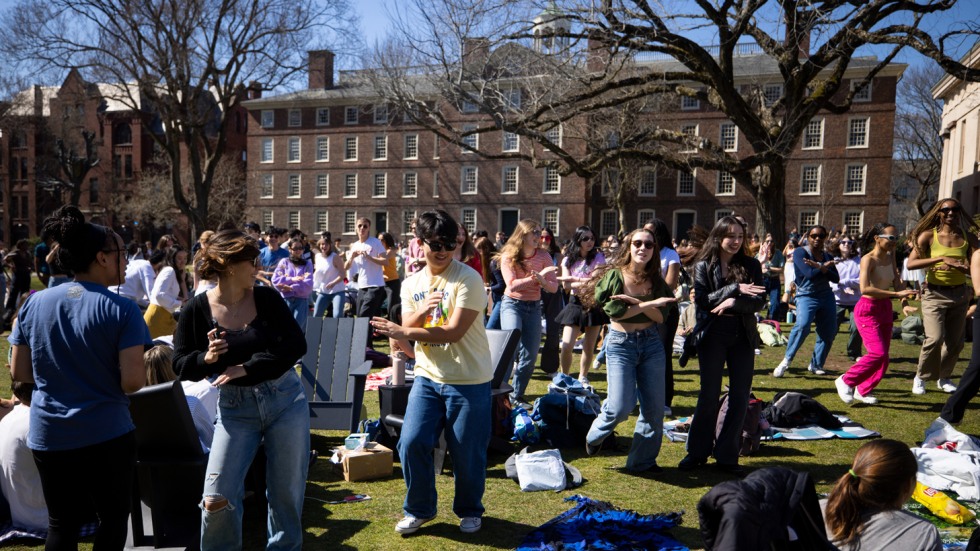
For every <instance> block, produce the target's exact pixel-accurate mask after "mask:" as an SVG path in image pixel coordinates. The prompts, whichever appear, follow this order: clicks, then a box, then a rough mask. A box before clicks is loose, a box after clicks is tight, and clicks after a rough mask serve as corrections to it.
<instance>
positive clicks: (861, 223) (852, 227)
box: [841, 210, 864, 235]
mask: <svg viewBox="0 0 980 551" xmlns="http://www.w3.org/2000/svg"><path fill="white" fill-rule="evenodd" d="M854 214H856V215H857V216H858V223H857V224H849V223H848V222H847V217H848V216H850V215H854ZM843 226H847V231H849V232H852V231H854V230H857V234H858V235H862V234H864V211H863V210H845V211H844V212H842V213H841V227H843Z"/></svg>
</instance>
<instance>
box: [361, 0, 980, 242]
mask: <svg viewBox="0 0 980 551" xmlns="http://www.w3.org/2000/svg"><path fill="white" fill-rule="evenodd" d="M955 4H956V0H922V1H919V2H909V1H904V0H868V1H865V2H853V1H848V0H829V1H822V2H811V1H800V2H786V1H778V2H777V1H775V0H726V1H722V2H708V1H706V0H696V1H695V2H691V3H684V4H678V3H665V2H654V1H651V0H588V1H585V0H581V1H575V0H567V1H564V2H547V3H546V2H543V1H533V0H525V1H512V0H410V1H406V2H402V3H400V4H399V6H404V7H403V8H402V12H401V13H399V14H398V16H397V17H396V20H398V21H399V22H401V26H400V28H399V37H398V38H396V39H394V40H392V41H391V42H390V43H389V44H387V45H386V47H382V48H380V49H379V52H378V56H377V57H376V59H375V63H376V65H377V66H378V67H380V69H379V70H378V71H377V72H376V73H375V74H374V79H375V82H376V86H377V87H378V90H379V92H380V93H381V94H382V95H383V96H384V97H386V98H388V99H389V100H390V101H392V102H395V103H396V104H398V105H400V106H401V107H402V108H403V109H406V110H408V111H409V112H411V113H413V118H414V119H415V120H416V122H419V123H421V124H424V125H426V126H428V127H429V128H431V129H433V130H434V131H436V132H437V133H439V134H440V135H441V136H443V137H444V138H447V139H452V140H455V141H463V140H461V139H462V138H465V137H466V136H468V135H469V134H472V133H481V132H490V131H499V130H500V129H503V130H506V131H509V132H515V133H517V134H519V135H521V136H523V137H526V138H527V139H529V140H530V141H532V142H533V144H534V146H533V147H528V148H524V149H522V150H521V151H520V152H512V153H509V154H504V155H503V156H509V157H513V158H521V159H525V160H527V161H530V162H532V163H535V164H536V166H541V165H547V164H549V163H550V164H554V165H556V166H559V167H560V170H561V172H562V173H563V174H568V173H576V174H578V175H580V176H583V177H593V176H595V175H597V174H598V173H599V172H600V171H601V170H602V168H603V167H605V166H608V165H610V163H613V162H615V161H616V160H617V159H620V158H632V159H636V160H639V161H641V162H643V163H646V164H660V165H662V166H664V167H667V168H671V169H676V170H689V169H692V168H705V169H709V170H716V171H722V172H727V173H729V174H731V175H732V177H733V178H734V179H735V181H736V182H737V183H738V184H740V185H742V186H744V187H746V188H747V189H749V190H751V192H752V194H753V196H754V198H755V200H756V205H757V209H758V218H759V222H760V226H761V227H760V228H759V229H760V230H761V231H766V232H770V233H772V234H773V235H774V236H775V237H776V238H777V240H779V241H782V239H783V234H784V231H785V212H786V208H785V204H786V191H785V185H786V177H787V175H786V163H787V159H788V157H789V155H790V153H791V152H792V151H793V149H794V148H795V147H797V145H798V143H799V140H800V138H801V136H802V135H803V133H804V131H805V130H806V127H807V124H808V123H809V121H810V120H811V119H812V118H813V117H814V116H815V115H817V114H818V113H820V112H830V113H844V112H847V111H848V110H849V109H850V106H851V103H852V101H853V100H854V97H855V95H856V94H858V93H859V92H861V91H862V90H864V89H865V88H867V86H868V85H869V83H870V82H871V81H872V80H873V79H874V78H875V77H877V76H878V75H879V74H880V73H881V72H882V71H883V70H885V69H886V68H887V67H888V66H889V64H891V63H892V61H893V60H894V59H895V56H896V55H897V54H898V53H899V52H900V51H902V50H903V49H906V48H908V49H913V50H916V51H918V52H920V53H921V54H923V55H925V56H927V57H929V58H931V59H933V60H934V61H935V62H936V63H937V64H938V65H940V66H941V67H942V68H943V69H944V70H945V71H947V72H950V73H951V74H956V75H957V76H959V77H961V78H966V79H978V78H980V71H978V70H976V69H970V68H968V67H964V66H963V65H961V64H960V63H959V62H958V61H956V60H955V59H954V58H952V57H950V55H949V52H948V51H947V45H948V44H949V43H950V42H951V41H953V40H959V39H962V38H963V37H964V36H965V35H969V34H972V33H973V31H972V30H971V29H968V28H966V27H965V26H960V27H957V28H951V30H950V31H948V32H946V33H945V34H943V35H941V36H932V35H930V34H929V33H928V32H926V31H925V30H923V28H922V24H923V21H936V20H937V19H938V18H940V17H943V15H944V14H945V13H946V12H948V11H949V10H951V9H952V8H953V7H954V6H955ZM556 5H557V6H556ZM559 8H560V9H559ZM536 14H541V15H542V17H539V18H538V20H537V21H534V19H533V18H534V16H535V15H536ZM559 21H560V22H562V24H557V23H558V22H559ZM542 22H544V23H546V25H542ZM549 22H550V23H555V24H547V23H549ZM565 22H567V24H565ZM969 23H970V22H965V23H964V25H967V24H969ZM952 27H956V25H955V24H954V25H952ZM542 29H545V30H544V32H542ZM703 36H712V37H714V39H715V40H716V41H717V42H718V44H719V45H716V46H708V45H705V44H703V43H702V41H701V40H699V39H698V37H703ZM472 37H482V38H481V39H480V40H473V38H472ZM542 44H544V45H545V46H547V49H548V52H547V53H548V54H549V55H540V54H539V55H534V53H533V50H534V48H533V47H532V46H540V45H542ZM811 46H812V47H811ZM869 46H879V47H880V48H879V50H880V53H881V54H882V56H881V57H880V58H873V57H861V56H860V54H862V53H865V52H867V51H868V47H869ZM538 50H539V51H540V50H541V48H538ZM745 53H756V54H758V55H759V58H760V59H761V61H760V62H761V63H763V64H765V66H766V67H767V69H768V71H767V72H768V73H769V74H774V75H779V77H780V80H779V82H778V84H779V85H780V88H779V89H778V90H777V91H776V92H775V93H774V94H772V95H769V94H770V93H771V92H770V91H768V90H766V89H765V88H764V87H763V86H760V87H758V88H756V89H745V88H743V87H741V86H740V85H739V84H738V82H739V81H738V78H737V77H738V73H737V66H738V60H739V58H740V57H742V56H743V54H745ZM849 69H859V71H857V72H859V73H860V77H859V79H858V80H857V81H856V82H855V83H853V85H852V86H850V87H848V86H847V83H849V82H851V79H853V78H854V77H853V76H852V75H851V74H850V73H848V70H849ZM852 72H854V71H852ZM845 74H847V76H846V78H845ZM514 89H520V90H521V93H522V96H521V101H520V104H519V105H518V104H517V103H516V102H514V101H513V98H514V92H513V90H514ZM662 94H675V95H678V96H682V97H687V98H690V100H692V101H695V100H696V101H699V102H701V103H702V104H706V105H708V106H710V107H711V108H712V109H715V110H717V111H719V112H721V113H723V114H724V115H725V116H726V117H727V118H728V119H729V120H731V121H732V122H733V123H734V124H735V125H736V126H737V128H738V130H739V131H740V133H741V135H742V136H743V137H744V138H743V139H744V143H747V144H748V145H749V151H747V152H746V151H744V150H743V151H740V152H732V151H726V148H725V147H724V146H723V144H720V143H718V140H713V139H710V138H692V137H690V136H686V135H684V134H683V133H682V132H680V131H679V130H678V129H677V127H676V124H672V123H671V122H670V121H669V120H664V121H660V120H658V118H657V117H649V118H648V119H647V123H648V124H647V126H646V128H645V131H643V132H638V133H636V134H634V135H633V136H632V137H631V139H628V140H625V139H624V140H622V141H621V142H620V144H619V146H618V147H616V148H600V149H599V150H592V149H589V148H588V147H587V146H586V145H585V144H584V143H583V142H582V141H580V140H574V139H572V140H566V141H565V142H563V143H562V144H561V145H557V144H555V143H553V142H549V141H548V139H547V137H546V135H545V134H546V132H547V130H548V129H549V128H551V127H553V126H555V125H559V124H561V125H564V126H565V127H568V128H575V125H574V124H573V123H574V121H575V120H577V119H581V118H582V117H587V116H588V115H589V114H590V113H595V112H598V111H601V110H603V109H606V108H608V107H610V106H613V105H620V104H623V103H627V102H629V101H633V100H636V99H639V98H645V97H649V96H651V95H662ZM446 104H448V105H451V106H454V107H457V108H459V107H467V106H475V108H474V107H471V108H472V109H474V110H475V111H480V112H482V113H485V114H487V115H489V119H484V122H483V123H481V124H479V125H476V126H463V125H461V124H460V122H461V121H465V120H466V118H465V117H463V118H462V119H461V118H459V117H456V116H454V115H453V114H452V113H450V112H448V111H444V110H443V109H441V107H443V106H444V105H446ZM464 112H465V110H464ZM464 147H465V146H464ZM480 153H481V154H484V155H493V156H501V154H488V153H487V152H483V151H481V152H480ZM545 153H547V154H545Z"/></svg>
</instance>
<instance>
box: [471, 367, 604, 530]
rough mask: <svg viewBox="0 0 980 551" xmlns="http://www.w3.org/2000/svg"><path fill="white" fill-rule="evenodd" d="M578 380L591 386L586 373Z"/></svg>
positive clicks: (584, 384)
mask: <svg viewBox="0 0 980 551" xmlns="http://www.w3.org/2000/svg"><path fill="white" fill-rule="evenodd" d="M578 382H580V383H582V386H589V378H588V377H586V376H585V375H579V376H578ZM467 518H469V517H467Z"/></svg>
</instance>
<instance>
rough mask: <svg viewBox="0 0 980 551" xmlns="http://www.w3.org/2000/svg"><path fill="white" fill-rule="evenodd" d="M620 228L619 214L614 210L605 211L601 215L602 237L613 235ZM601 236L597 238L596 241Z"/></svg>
mask: <svg viewBox="0 0 980 551" xmlns="http://www.w3.org/2000/svg"><path fill="white" fill-rule="evenodd" d="M618 228H619V214H618V213H617V212H616V211H614V210H612V209H604V210H603V211H602V212H600V213H599V233H600V234H601V235H611V234H614V233H616V230H617V229H618ZM599 240H600V236H598V235H597V236H596V241H599Z"/></svg>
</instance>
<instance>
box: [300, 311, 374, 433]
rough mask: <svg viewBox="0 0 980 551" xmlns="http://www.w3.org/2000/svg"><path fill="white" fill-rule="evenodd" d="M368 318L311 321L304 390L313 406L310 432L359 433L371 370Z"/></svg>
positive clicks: (304, 358) (308, 321) (307, 327)
mask: <svg viewBox="0 0 980 551" xmlns="http://www.w3.org/2000/svg"><path fill="white" fill-rule="evenodd" d="M368 321H369V320H368V319H367V318H312V317H311V318H309V319H307V320H306V355H305V356H303V360H302V364H303V365H302V379H303V386H304V387H305V388H306V398H307V399H308V400H309V402H310V428H313V429H320V430H345V431H348V432H357V424H358V422H359V421H360V417H361V404H362V403H363V402H364V383H365V381H366V379H367V374H368V372H369V371H370V370H371V361H370V360H365V359H364V357H365V350H366V349H367V342H368V341H367V339H368V331H369V330H370V326H369V323H368Z"/></svg>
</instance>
